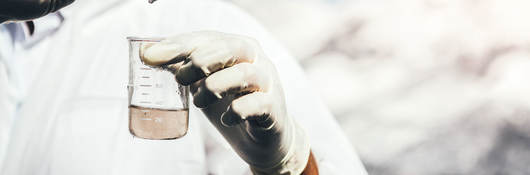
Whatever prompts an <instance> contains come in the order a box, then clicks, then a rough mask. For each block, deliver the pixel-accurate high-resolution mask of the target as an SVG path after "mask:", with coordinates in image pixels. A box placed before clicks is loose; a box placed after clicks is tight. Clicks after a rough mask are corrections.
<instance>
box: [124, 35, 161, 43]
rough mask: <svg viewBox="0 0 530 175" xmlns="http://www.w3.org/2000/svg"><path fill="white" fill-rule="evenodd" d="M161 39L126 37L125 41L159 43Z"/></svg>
mask: <svg viewBox="0 0 530 175" xmlns="http://www.w3.org/2000/svg"><path fill="white" fill-rule="evenodd" d="M164 39H165V38H163V37H137V36H128V37H127V40H129V41H140V42H160V41H162V40H164Z"/></svg>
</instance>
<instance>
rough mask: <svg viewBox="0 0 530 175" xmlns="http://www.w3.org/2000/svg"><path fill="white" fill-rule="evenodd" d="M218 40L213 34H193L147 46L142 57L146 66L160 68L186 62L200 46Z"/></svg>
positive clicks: (141, 53)
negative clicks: (164, 65) (171, 63)
mask: <svg viewBox="0 0 530 175" xmlns="http://www.w3.org/2000/svg"><path fill="white" fill-rule="evenodd" d="M214 39H216V37H214V36H213V33H212V32H192V33H187V34H181V35H177V36H174V37H171V38H167V39H165V40H162V41H160V42H158V43H149V44H145V45H144V46H143V47H142V48H141V50H140V56H141V59H142V61H143V62H144V63H145V64H148V65H151V66H160V65H163V64H170V63H168V62H173V63H176V62H178V61H183V60H185V59H186V58H187V57H188V56H189V55H190V54H191V52H193V51H194V50H195V49H196V48H197V46H198V45H201V44H202V43H208V42H210V41H211V40H214Z"/></svg>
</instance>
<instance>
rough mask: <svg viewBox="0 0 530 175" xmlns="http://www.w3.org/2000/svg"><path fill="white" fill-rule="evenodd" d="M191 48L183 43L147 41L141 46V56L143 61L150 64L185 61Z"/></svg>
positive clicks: (161, 64) (160, 64)
mask: <svg viewBox="0 0 530 175" xmlns="http://www.w3.org/2000/svg"><path fill="white" fill-rule="evenodd" d="M190 53H191V50H187V48H184V47H183V46H182V45H179V44H173V43H166V42H165V41H161V43H157V44H155V43H146V44H142V45H141V46H140V58H141V59H142V62H143V63H144V64H146V65H150V66H163V65H168V64H175V63H178V62H181V61H184V60H185V59H186V58H187V57H188V56H189V54H190Z"/></svg>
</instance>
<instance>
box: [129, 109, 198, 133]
mask: <svg viewBox="0 0 530 175" xmlns="http://www.w3.org/2000/svg"><path fill="white" fill-rule="evenodd" d="M129 131H130V132H131V134H132V135H134V136H136V137H140V138H144V139H152V140H168V139H176V138H179V137H182V136H184V135H186V132H187V131H188V109H179V110H166V109H154V108H144V107H138V106H132V105H131V106H129Z"/></svg>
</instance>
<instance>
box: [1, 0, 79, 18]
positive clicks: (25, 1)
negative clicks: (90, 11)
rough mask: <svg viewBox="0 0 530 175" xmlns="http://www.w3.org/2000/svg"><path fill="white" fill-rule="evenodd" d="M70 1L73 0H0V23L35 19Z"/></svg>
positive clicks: (72, 0)
mask: <svg viewBox="0 0 530 175" xmlns="http://www.w3.org/2000/svg"><path fill="white" fill-rule="evenodd" d="M72 2H74V0H0V23H2V22H4V21H19V20H31V19H35V18H38V17H41V16H44V15H47V14H48V13H53V12H55V11H57V10H59V9H61V8H63V7H65V6H67V5H69V4H71V3H72Z"/></svg>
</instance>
